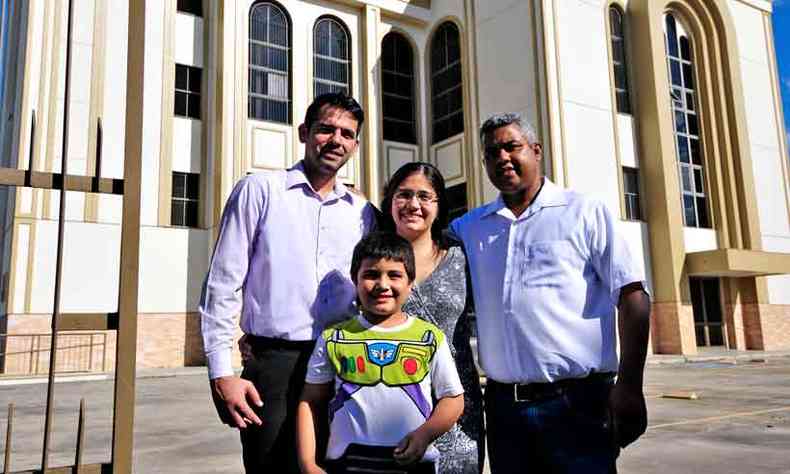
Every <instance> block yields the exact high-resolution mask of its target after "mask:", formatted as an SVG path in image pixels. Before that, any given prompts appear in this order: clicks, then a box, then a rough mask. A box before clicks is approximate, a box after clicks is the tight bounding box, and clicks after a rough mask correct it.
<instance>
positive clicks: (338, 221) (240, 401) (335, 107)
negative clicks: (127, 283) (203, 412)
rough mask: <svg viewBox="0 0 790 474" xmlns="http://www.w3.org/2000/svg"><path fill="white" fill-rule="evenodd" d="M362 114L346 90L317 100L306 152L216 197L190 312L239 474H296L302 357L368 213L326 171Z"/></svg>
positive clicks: (331, 304)
mask: <svg viewBox="0 0 790 474" xmlns="http://www.w3.org/2000/svg"><path fill="white" fill-rule="evenodd" d="M363 121H364V113H363V111H362V108H361V107H360V106H359V104H358V103H357V101H356V100H354V99H353V98H351V97H348V96H345V95H343V94H324V95H321V96H319V97H317V98H316V99H315V100H314V101H313V103H312V104H310V106H309V107H308V109H307V113H306V115H305V120H304V123H303V124H301V125H300V126H299V140H300V141H301V142H302V143H304V145H305V146H304V159H303V160H302V161H300V162H299V163H297V164H296V165H295V166H294V167H293V168H291V169H289V170H283V171H272V172H266V173H259V174H252V175H249V176H247V177H245V178H243V179H242V180H241V181H239V183H238V184H237V185H236V187H235V188H234V189H233V192H232V193H231V195H230V197H229V198H228V202H227V203H226V205H225V210H224V212H223V215H222V221H221V223H220V229H219V235H218V237H217V242H216V246H215V248H214V255H213V257H212V259H211V264H210V267H209V271H208V275H207V276H206V281H205V284H204V290H203V295H202V298H201V302H200V306H199V312H200V316H201V330H202V333H203V341H204V347H205V352H206V358H207V361H208V369H209V378H210V380H211V393H212V396H213V398H214V403H215V405H216V408H217V412H218V414H219V416H220V418H221V419H222V421H223V422H225V423H227V424H229V425H231V426H233V427H236V428H239V429H240V431H241V443H242V449H243V458H244V467H245V469H246V471H247V472H248V473H253V472H254V473H261V472H271V473H275V472H277V473H281V472H298V467H297V463H296V451H295V448H294V439H295V431H294V419H295V418H294V417H295V410H296V404H297V402H298V399H299V396H300V394H301V392H302V386H303V384H304V378H305V371H306V367H307V361H308V359H309V357H310V354H311V352H312V349H313V345H314V341H315V339H316V337H317V336H318V335H319V334H320V333H321V331H322V330H323V329H324V328H325V326H327V325H328V324H331V323H333V322H336V321H339V320H342V319H344V318H345V317H348V314H349V310H350V308H351V306H352V304H353V300H354V296H355V290H354V285H353V283H352V282H351V280H350V277H349V268H350V264H351V255H352V252H353V249H354V245H355V244H356V243H357V242H358V241H359V240H360V238H362V237H363V236H364V235H365V234H367V232H368V231H369V230H371V228H372V227H373V226H374V222H375V214H374V211H373V208H372V206H371V205H370V204H369V203H367V202H366V201H365V200H364V199H362V198H360V197H359V196H358V195H355V194H353V193H351V192H349V190H348V189H347V188H346V187H345V186H344V185H343V184H342V183H340V182H338V181H337V180H336V174H337V172H338V170H340V168H342V167H343V165H344V164H345V163H346V161H348V159H349V158H350V157H351V155H353V154H354V152H355V151H356V149H357V146H358V145H359V141H358V134H359V130H360V128H361V127H362V122H363ZM239 313H240V314H241V320H240V325H241V329H242V331H243V332H244V333H245V335H246V338H245V339H246V342H247V344H249V346H250V348H251V352H252V357H251V358H250V359H249V360H246V361H245V363H244V371H243V372H242V375H241V377H238V376H236V375H235V374H234V372H233V368H232V366H231V354H232V348H233V341H234V334H235V328H236V322H235V316H236V315H237V314H239Z"/></svg>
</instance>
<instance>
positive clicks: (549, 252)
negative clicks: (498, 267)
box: [521, 240, 578, 288]
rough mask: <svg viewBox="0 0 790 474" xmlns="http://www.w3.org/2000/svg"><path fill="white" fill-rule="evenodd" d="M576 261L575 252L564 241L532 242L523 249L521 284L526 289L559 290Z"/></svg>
mask: <svg viewBox="0 0 790 474" xmlns="http://www.w3.org/2000/svg"><path fill="white" fill-rule="evenodd" d="M577 260H578V256H577V252H576V250H575V249H574V247H573V245H571V243H570V242H568V241H566V240H556V241H543V242H534V243H532V244H529V245H527V246H526V247H525V249H524V261H523V263H522V265H521V282H522V284H523V285H524V286H525V287H527V288H538V287H547V288H560V287H562V286H563V285H564V284H565V283H567V279H568V277H569V276H570V274H571V272H572V271H573V270H574V268H575V266H576V265H575V262H576V261H577Z"/></svg>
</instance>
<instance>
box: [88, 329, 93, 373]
mask: <svg viewBox="0 0 790 474" xmlns="http://www.w3.org/2000/svg"><path fill="white" fill-rule="evenodd" d="M88 337H90V341H88V372H93V334H91V335H90V336H88Z"/></svg>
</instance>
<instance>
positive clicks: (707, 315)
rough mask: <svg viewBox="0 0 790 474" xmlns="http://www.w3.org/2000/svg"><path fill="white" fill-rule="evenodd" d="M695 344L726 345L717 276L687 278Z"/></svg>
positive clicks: (701, 345) (702, 345)
mask: <svg viewBox="0 0 790 474" xmlns="http://www.w3.org/2000/svg"><path fill="white" fill-rule="evenodd" d="M689 285H690V287H691V306H692V308H693V311H694V332H695V334H696V337H697V346H700V347H708V346H726V344H727V343H726V341H727V337H726V328H725V325H724V321H723V318H722V308H721V288H720V286H721V285H720V281H719V279H718V278H689Z"/></svg>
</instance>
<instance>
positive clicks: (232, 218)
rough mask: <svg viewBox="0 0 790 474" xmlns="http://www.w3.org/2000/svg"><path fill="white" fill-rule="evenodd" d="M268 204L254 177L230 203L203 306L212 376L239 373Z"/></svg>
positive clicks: (240, 186)
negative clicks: (235, 357) (237, 355)
mask: <svg viewBox="0 0 790 474" xmlns="http://www.w3.org/2000/svg"><path fill="white" fill-rule="evenodd" d="M265 204H266V193H265V189H264V187H263V185H262V183H261V182H259V181H255V180H253V179H251V178H250V177H248V178H244V179H242V180H241V181H239V183H238V184H237V185H236V187H235V188H234V189H233V192H232V193H231V195H230V197H229V198H228V202H227V203H226V204H225V210H224V212H223V213H222V220H221V222H220V228H219V234H218V236H217V242H216V244H215V246H214V254H213V256H212V257H211V263H210V265H209V269H208V274H207V275H206V280H205V281H204V283H203V292H202V295H201V298H200V304H199V306H198V312H199V313H200V319H201V321H200V325H201V332H202V334H203V347H204V349H205V353H206V359H207V363H208V372H209V378H211V379H215V378H217V377H223V376H226V375H232V374H233V364H232V349H233V339H234V335H235V333H236V324H237V323H236V318H235V317H236V315H238V314H239V313H240V312H241V308H242V288H243V286H244V282H245V278H246V276H247V269H248V268H249V265H250V259H251V258H252V256H253V254H254V242H255V237H256V232H257V228H258V224H259V222H260V219H261V216H262V215H263V212H264V209H265Z"/></svg>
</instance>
